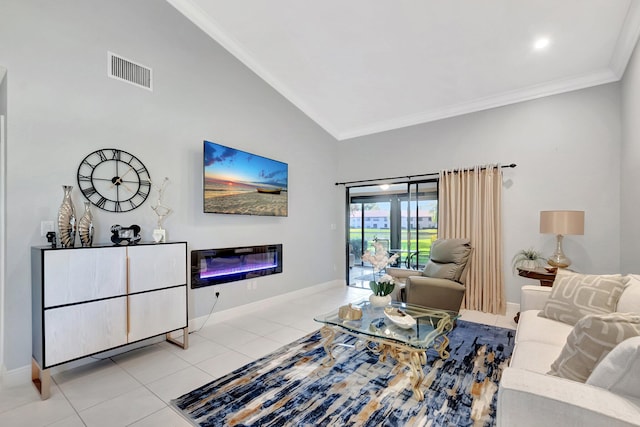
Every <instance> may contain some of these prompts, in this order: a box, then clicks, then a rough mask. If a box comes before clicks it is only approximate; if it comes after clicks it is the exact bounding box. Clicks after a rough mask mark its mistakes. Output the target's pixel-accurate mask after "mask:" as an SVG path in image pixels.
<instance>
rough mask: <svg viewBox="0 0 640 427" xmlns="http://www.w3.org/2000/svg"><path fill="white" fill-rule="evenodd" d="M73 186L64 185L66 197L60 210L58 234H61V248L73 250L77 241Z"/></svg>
mask: <svg viewBox="0 0 640 427" xmlns="http://www.w3.org/2000/svg"><path fill="white" fill-rule="evenodd" d="M72 189H73V186H71V185H63V186H62V190H63V191H64V197H63V198H62V205H60V209H59V210H58V232H59V233H60V246H62V247H63V248H72V247H73V245H74V244H75V241H76V210H75V208H74V207H73V202H72V201H71V190H72Z"/></svg>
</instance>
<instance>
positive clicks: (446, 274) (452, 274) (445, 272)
mask: <svg viewBox="0 0 640 427" xmlns="http://www.w3.org/2000/svg"><path fill="white" fill-rule="evenodd" d="M458 270H461V269H460V266H459V265H457V264H454V263H452V262H450V263H447V264H438V263H435V262H433V261H431V260H429V261H428V262H427V265H425V267H424V270H423V271H422V275H423V276H427V277H435V278H437V279H449V280H456V276H457V277H458V278H460V275H459V274H458Z"/></svg>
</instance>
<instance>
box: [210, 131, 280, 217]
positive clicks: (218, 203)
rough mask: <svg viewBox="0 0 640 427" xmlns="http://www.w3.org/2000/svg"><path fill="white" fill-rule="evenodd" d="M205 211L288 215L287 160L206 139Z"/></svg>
mask: <svg viewBox="0 0 640 427" xmlns="http://www.w3.org/2000/svg"><path fill="white" fill-rule="evenodd" d="M203 162H204V186H203V187H204V212H205V213H222V214H239V215H265V216H287V215H288V209H287V206H288V196H287V194H288V191H287V189H288V188H287V187H288V177H289V170H288V166H287V164H286V163H283V162H279V161H277V160H272V159H268V158H266V157H262V156H258V155H255V154H251V153H247V152H246V151H242V150H238V149H235V148H231V147H226V146H224V145H220V144H216V143H214V142H210V141H204V160H203Z"/></svg>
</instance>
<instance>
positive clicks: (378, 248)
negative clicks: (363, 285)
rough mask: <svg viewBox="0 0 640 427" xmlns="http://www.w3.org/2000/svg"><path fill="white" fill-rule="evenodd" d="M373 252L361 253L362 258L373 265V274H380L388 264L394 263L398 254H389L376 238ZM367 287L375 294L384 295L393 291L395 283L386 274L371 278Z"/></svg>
mask: <svg viewBox="0 0 640 427" xmlns="http://www.w3.org/2000/svg"><path fill="white" fill-rule="evenodd" d="M373 247H374V248H375V252H374V253H371V251H366V252H365V253H364V254H362V260H363V261H366V262H368V263H370V264H371V265H372V266H373V276H374V278H375V276H376V274H380V272H381V271H383V270H384V269H385V268H387V266H388V265H389V264H392V263H394V262H395V261H396V260H397V259H398V256H399V255H398V254H394V255H391V256H389V253H388V252H387V251H386V250H385V248H384V246H383V245H382V243H380V242H378V241H377V240H376V241H374V242H373ZM369 287H370V288H371V290H372V291H373V294H374V295H376V296H386V295H389V294H390V293H391V292H393V288H394V287H395V283H394V282H393V278H392V277H391V276H389V275H388V274H385V275H383V276H381V277H380V278H379V279H378V280H372V281H370V282H369Z"/></svg>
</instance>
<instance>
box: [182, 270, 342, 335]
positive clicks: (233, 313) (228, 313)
mask: <svg viewBox="0 0 640 427" xmlns="http://www.w3.org/2000/svg"><path fill="white" fill-rule="evenodd" d="M339 286H346V282H345V281H344V280H332V281H330V282H324V283H320V284H318V285H314V286H309V287H307V288H302V289H297V290H295V291H291V292H287V293H285V294H281V295H276V296H273V297H269V298H266V299H261V300H259V301H254V302H251V303H248V304H243V305H239V306H237V307H232V308H229V309H227V310H222V311H217V312H216V313H215V316H213V317H214V318H213V319H210V317H209V315H205V316H201V317H197V318H195V319H191V320H189V330H190V331H197V330H199V329H200V328H202V327H203V326H204V325H205V322H207V321H208V322H209V323H217V322H224V321H225V320H229V319H231V318H234V317H237V316H242V315H246V314H251V313H253V312H255V311H256V310H260V309H264V308H265V307H270V306H272V305H275V304H280V303H282V302H285V301H291V300H294V299H298V298H301V297H305V296H309V295H313V294H316V293H318V292H322V291H326V290H329V289H332V288H335V287H339Z"/></svg>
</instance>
